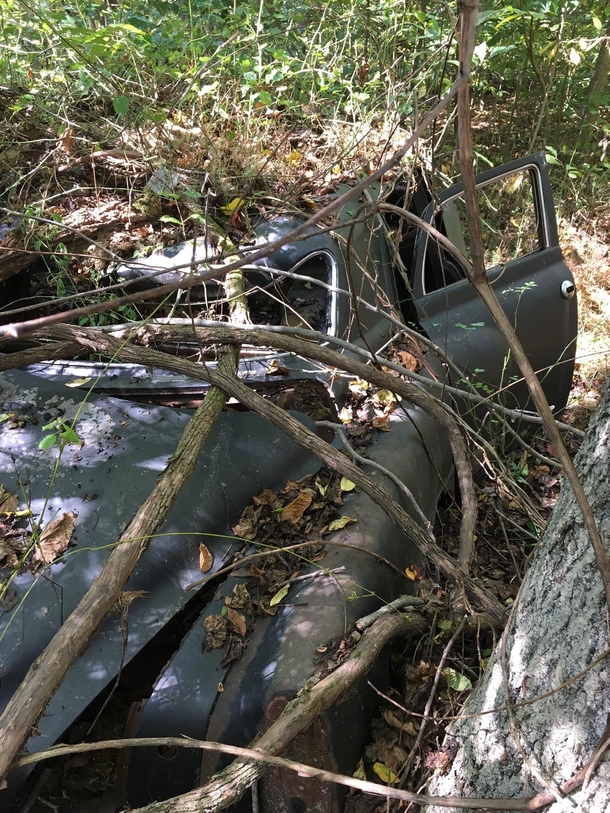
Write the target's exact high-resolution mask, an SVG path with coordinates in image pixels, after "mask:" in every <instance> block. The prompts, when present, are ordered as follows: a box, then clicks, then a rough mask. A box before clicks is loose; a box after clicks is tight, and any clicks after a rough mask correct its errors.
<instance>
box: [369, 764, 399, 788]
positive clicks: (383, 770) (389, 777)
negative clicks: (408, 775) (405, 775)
mask: <svg viewBox="0 0 610 813" xmlns="http://www.w3.org/2000/svg"><path fill="white" fill-rule="evenodd" d="M373 770H374V771H375V773H376V774H377V776H378V777H379V778H380V779H381V781H382V782H385V783H386V785H387V784H388V783H389V784H390V785H395V784H396V783H397V782H400V779H399V778H398V777H397V776H396V774H395V773H394V771H391V770H390V769H389V768H388V766H387V765H384V764H383V762H375V764H374V765H373Z"/></svg>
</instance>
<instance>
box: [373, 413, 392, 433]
mask: <svg viewBox="0 0 610 813" xmlns="http://www.w3.org/2000/svg"><path fill="white" fill-rule="evenodd" d="M371 424H372V425H373V429H379V430H380V431H381V432H389V431H390V428H391V422H390V416H389V415H382V416H381V417H375V418H373V420H372V421H371Z"/></svg>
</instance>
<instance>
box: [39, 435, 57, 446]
mask: <svg viewBox="0 0 610 813" xmlns="http://www.w3.org/2000/svg"><path fill="white" fill-rule="evenodd" d="M56 443H57V435H47V436H46V437H44V438H43V439H42V440H41V441H40V443H39V444H38V448H39V449H50V448H51V446H55V444H56Z"/></svg>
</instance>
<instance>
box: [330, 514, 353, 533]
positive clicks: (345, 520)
mask: <svg viewBox="0 0 610 813" xmlns="http://www.w3.org/2000/svg"><path fill="white" fill-rule="evenodd" d="M350 522H358V520H357V519H352V518H351V517H345V516H343V517H339V518H338V519H333V521H332V522H331V523H329V525H328V531H329V533H330V532H331V531H340V530H341V528H345V526H346V525H349V523H350Z"/></svg>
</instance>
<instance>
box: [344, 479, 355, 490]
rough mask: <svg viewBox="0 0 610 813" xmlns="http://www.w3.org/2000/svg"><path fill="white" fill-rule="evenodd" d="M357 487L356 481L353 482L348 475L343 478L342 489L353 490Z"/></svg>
mask: <svg viewBox="0 0 610 813" xmlns="http://www.w3.org/2000/svg"><path fill="white" fill-rule="evenodd" d="M355 488H356V483H352V481H351V480H348V479H347V477H342V478H341V491H353V490H354V489H355Z"/></svg>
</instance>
